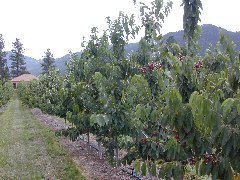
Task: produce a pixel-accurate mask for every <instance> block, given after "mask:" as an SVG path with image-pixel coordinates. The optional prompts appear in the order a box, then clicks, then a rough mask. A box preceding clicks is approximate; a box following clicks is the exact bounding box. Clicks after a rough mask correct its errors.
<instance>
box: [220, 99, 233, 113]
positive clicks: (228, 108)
mask: <svg viewBox="0 0 240 180" xmlns="http://www.w3.org/2000/svg"><path fill="white" fill-rule="evenodd" d="M233 105H234V99H233V98H228V99H226V100H225V101H224V102H223V103H222V108H223V115H224V116H225V117H226V116H227V115H228V114H229V113H230V111H231V109H232V106H233Z"/></svg>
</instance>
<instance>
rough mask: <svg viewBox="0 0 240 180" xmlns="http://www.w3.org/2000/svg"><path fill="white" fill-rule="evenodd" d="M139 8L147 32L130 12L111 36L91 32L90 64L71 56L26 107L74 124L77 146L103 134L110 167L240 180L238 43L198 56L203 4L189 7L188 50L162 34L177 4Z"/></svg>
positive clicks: (27, 93)
mask: <svg viewBox="0 0 240 180" xmlns="http://www.w3.org/2000/svg"><path fill="white" fill-rule="evenodd" d="M134 3H135V4H136V6H137V7H139V9H140V11H141V13H140V20H141V24H139V25H138V24H136V22H137V21H135V16H133V15H132V16H127V15H126V14H124V13H120V14H119V17H118V18H117V19H115V20H112V19H110V18H107V23H108V29H107V30H106V31H104V33H103V34H102V35H101V36H100V35H99V33H98V30H97V28H92V31H91V35H90V39H89V41H88V42H87V43H85V44H83V45H84V48H85V49H84V51H83V52H82V55H81V57H77V55H75V54H71V60H70V62H69V64H68V68H67V75H66V77H65V78H63V77H61V76H60V75H59V73H58V72H57V71H50V72H49V74H48V75H43V76H42V77H41V78H40V80H39V81H33V82H30V83H23V84H21V85H20V86H19V96H20V98H21V100H22V101H23V102H24V103H25V104H27V105H29V106H30V107H38V108H41V109H42V110H43V111H45V112H47V113H50V114H54V115H58V116H61V117H63V118H65V119H66V120H67V121H69V122H71V123H72V124H73V127H72V128H70V129H68V130H63V131H61V132H60V134H62V135H65V136H69V137H70V138H71V139H72V140H75V139H76V138H77V137H78V136H79V135H81V134H87V135H88V136H89V134H93V135H95V136H96V137H97V141H98V143H99V145H101V144H102V145H103V146H104V147H105V149H106V155H107V157H108V158H109V161H110V162H111V163H113V164H115V165H120V164H126V163H128V164H133V165H134V168H135V171H136V172H137V173H140V174H141V175H143V176H144V175H147V174H148V175H153V176H158V177H159V178H162V179H170V178H174V179H183V178H189V179H192V178H200V176H210V177H211V178H212V179H232V177H233V176H234V175H235V174H237V173H240V164H239V162H240V156H239V154H240V129H239V127H240V121H239V120H240V70H239V69H240V56H239V52H236V51H235V49H234V43H233V42H232V41H231V39H229V38H228V37H226V36H224V35H223V34H222V35H221V37H220V39H219V42H218V44H217V45H216V47H212V49H209V50H207V51H206V54H205V57H200V56H198V55H197V53H196V49H197V48H198V45H197V38H198V35H199V30H198V22H199V15H200V12H201V8H202V6H201V1H200V0H183V7H184V18H183V22H184V34H185V35H184V36H185V39H186V42H187V43H186V46H185V47H181V46H180V45H178V44H176V43H174V42H171V40H167V41H165V40H164V39H163V38H162V36H161V33H160V29H161V27H162V23H163V21H164V19H165V18H166V16H167V15H168V14H169V12H170V9H171V6H172V2H168V3H163V1H162V0H152V1H151V4H150V6H149V5H147V4H144V3H140V2H138V1H136V0H135V1H134ZM140 29H143V30H144V32H145V34H144V37H142V38H141V40H140V42H139V49H138V51H137V52H133V53H131V54H129V55H126V54H125V46H126V44H127V43H128V41H129V38H134V37H135V35H136V34H138V32H139V30H140ZM110 45H111V46H110ZM109 47H111V48H109ZM120 150H123V151H124V152H125V153H124V157H120V156H119V151H120Z"/></svg>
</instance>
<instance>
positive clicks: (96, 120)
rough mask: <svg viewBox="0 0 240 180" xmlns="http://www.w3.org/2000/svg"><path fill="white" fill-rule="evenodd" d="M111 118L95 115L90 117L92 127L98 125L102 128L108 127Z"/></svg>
mask: <svg viewBox="0 0 240 180" xmlns="http://www.w3.org/2000/svg"><path fill="white" fill-rule="evenodd" d="M108 122H109V118H108V116H107V115H104V114H93V115H91V117H90V125H91V126H92V125H94V124H98V125H99V126H100V127H102V126H105V125H107V124H108Z"/></svg>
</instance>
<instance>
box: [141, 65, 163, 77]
mask: <svg viewBox="0 0 240 180" xmlns="http://www.w3.org/2000/svg"><path fill="white" fill-rule="evenodd" d="M161 67H162V65H161V64H160V63H158V62H151V63H148V64H147V65H145V66H143V67H141V68H140V72H141V73H142V74H146V73H147V72H148V71H149V72H152V71H153V70H155V69H159V68H161Z"/></svg>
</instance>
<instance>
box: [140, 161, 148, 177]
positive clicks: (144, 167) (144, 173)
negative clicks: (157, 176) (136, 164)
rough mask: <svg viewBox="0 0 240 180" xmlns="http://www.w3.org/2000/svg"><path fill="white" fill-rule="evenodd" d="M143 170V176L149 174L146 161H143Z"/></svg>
mask: <svg viewBox="0 0 240 180" xmlns="http://www.w3.org/2000/svg"><path fill="white" fill-rule="evenodd" d="M141 171H142V175H143V176H146V175H147V164H146V163H145V162H143V163H142V167H141Z"/></svg>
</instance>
